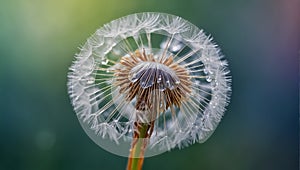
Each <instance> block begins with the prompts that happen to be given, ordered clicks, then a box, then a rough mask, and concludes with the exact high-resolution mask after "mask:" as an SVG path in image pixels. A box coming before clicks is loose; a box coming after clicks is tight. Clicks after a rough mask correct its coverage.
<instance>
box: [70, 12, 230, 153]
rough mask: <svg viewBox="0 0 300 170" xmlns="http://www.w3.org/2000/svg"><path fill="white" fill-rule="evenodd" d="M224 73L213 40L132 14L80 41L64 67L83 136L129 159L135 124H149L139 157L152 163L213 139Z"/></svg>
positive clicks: (226, 81) (190, 28) (185, 26)
mask: <svg viewBox="0 0 300 170" xmlns="http://www.w3.org/2000/svg"><path fill="white" fill-rule="evenodd" d="M227 66H228V64H227V62H226V60H225V59H224V57H223V56H222V54H221V53H220V50H219V48H218V47H217V45H216V44H214V43H213V42H212V38H211V37H210V36H207V35H205V33H204V32H203V30H200V29H199V28H197V27H196V26H194V25H193V24H191V23H190V22H188V21H186V20H184V19H182V18H180V17H177V16H174V15H169V14H162V13H151V12H149V13H138V14H132V15H128V16H125V17H122V18H120V19H117V20H114V21H112V22H110V23H108V24H105V25H104V26H103V27H101V28H100V29H98V30H97V31H96V33H95V34H93V35H92V36H91V37H90V38H89V39H88V40H87V42H86V43H85V44H84V45H83V46H82V48H81V50H80V52H79V54H77V55H76V56H75V61H74V62H73V64H72V66H71V67H70V72H69V74H68V90H69V95H70V98H71V101H72V105H73V107H74V110H75V112H76V114H77V116H78V118H79V120H80V123H81V125H82V126H83V127H84V129H85V130H86V132H87V133H88V135H89V136H90V137H91V138H92V139H93V140H94V141H95V142H96V143H97V144H99V145H100V146H101V147H103V148H104V149H106V150H108V151H110V152H113V153H115V154H118V155H121V156H128V150H129V149H128V148H129V147H130V142H129V141H130V140H131V139H132V135H133V133H134V123H135V122H143V123H152V124H153V130H152V132H151V136H150V135H149V136H150V137H149V139H148V140H149V146H148V147H147V152H146V155H145V156H153V155H156V154H159V153H162V152H164V151H167V150H170V149H172V148H175V147H179V148H182V147H185V146H188V145H190V144H193V143H195V142H199V143H202V142H204V141H205V140H207V139H208V138H209V136H210V135H211V134H212V133H213V132H214V130H215V129H216V127H217V125H218V124H219V122H220V121H221V119H222V116H223V114H224V112H225V110H226V106H227V105H228V102H229V98H230V97H229V96H230V91H231V87H230V83H231V77H230V75H229V70H228V68H227ZM107 140H109V141H112V142H107ZM116 147H119V148H121V147H124V148H125V149H119V150H116V149H115V148H116Z"/></svg>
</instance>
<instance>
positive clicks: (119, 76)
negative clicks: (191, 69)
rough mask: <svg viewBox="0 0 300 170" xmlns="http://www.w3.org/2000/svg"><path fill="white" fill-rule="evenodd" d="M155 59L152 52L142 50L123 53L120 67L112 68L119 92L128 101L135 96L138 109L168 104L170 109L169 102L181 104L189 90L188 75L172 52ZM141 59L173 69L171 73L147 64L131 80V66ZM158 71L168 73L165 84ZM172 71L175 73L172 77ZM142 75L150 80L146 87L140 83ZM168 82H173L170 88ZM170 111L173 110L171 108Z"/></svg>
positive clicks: (158, 110)
mask: <svg viewBox="0 0 300 170" xmlns="http://www.w3.org/2000/svg"><path fill="white" fill-rule="evenodd" d="M157 60H158V59H155V58H154V57H153V55H151V54H149V55H146V53H145V51H143V53H141V52H140V51H138V50H137V51H135V53H132V54H130V55H128V56H123V57H122V58H121V60H120V67H119V68H117V69H116V70H115V74H114V75H115V77H116V79H115V80H116V81H115V83H114V85H115V86H119V87H120V91H119V92H120V93H123V94H125V96H126V100H127V101H131V100H133V99H134V98H135V97H136V105H135V108H136V109H137V110H140V111H145V110H153V111H155V109H156V111H157V112H159V113H161V112H164V111H166V110H167V109H168V108H169V107H171V111H172V110H173V107H172V106H176V107H180V105H181V102H182V101H184V100H187V98H188V95H189V93H191V87H190V86H191V80H190V78H189V77H190V76H189V73H188V72H187V70H186V69H185V68H184V67H182V66H180V65H178V64H177V63H176V62H173V57H172V56H169V57H168V58H166V59H164V60H163V61H157ZM160 60H161V59H160ZM143 62H148V63H149V62H153V63H157V64H163V66H164V67H165V66H166V67H168V69H169V71H171V72H173V73H172V74H171V73H168V72H166V71H165V70H159V69H156V68H148V69H145V70H142V71H141V73H140V75H138V77H137V78H138V80H136V81H130V79H129V77H130V72H131V70H132V69H133V68H134V67H136V66H137V65H138V64H142V63H143ZM174 73H175V74H174ZM142 74H143V75H142ZM145 75H146V76H145ZM161 75H164V76H165V77H168V80H169V81H168V82H167V83H168V84H169V86H167V85H166V82H160V80H159V77H161ZM172 75H173V77H172ZM174 75H176V76H175V77H174ZM145 77H146V78H147V79H148V81H150V80H151V83H152V84H151V85H150V86H147V87H145V86H143V85H141V79H145ZM175 79H178V80H179V81H176V80H175ZM146 81H147V80H146ZM152 81H153V82H152ZM170 86H172V88H170ZM157 112H156V113H157ZM172 112H173V113H174V111H172ZM159 113H158V114H159Z"/></svg>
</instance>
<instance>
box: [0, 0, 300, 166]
mask: <svg viewBox="0 0 300 170" xmlns="http://www.w3.org/2000/svg"><path fill="white" fill-rule="evenodd" d="M143 11H156V12H165V13H171V14H174V15H179V16H181V17H183V18H185V19H187V20H189V21H191V22H192V23H194V24H195V25H197V26H198V27H200V28H202V29H204V30H205V31H206V32H208V33H210V34H211V35H212V36H213V37H214V40H215V42H217V43H218V44H219V45H220V47H221V49H222V52H223V54H224V55H225V56H226V58H227V60H228V61H229V64H230V69H231V74H232V78H233V87H232V88H233V93H232V98H231V103H230V105H229V107H228V111H227V112H226V114H225V117H224V118H223V120H222V122H221V123H220V125H219V127H218V128H217V130H216V131H215V133H214V134H213V135H212V136H211V138H210V139H209V140H208V141H207V142H205V143H204V144H194V145H192V146H190V147H188V148H185V149H183V150H178V149H175V150H173V151H171V152H167V153H164V154H162V155H159V156H156V157H151V158H147V159H146V161H145V164H144V169H145V170H152V169H156V170H160V169H163V170H169V169H170V170H183V169H189V170H198V169H199V170H220V169H222V170H254V169H255V170H296V169H298V168H299V165H298V163H299V157H298V156H299V124H298V123H299V116H298V111H299V110H298V108H299V106H298V105H299V89H298V86H299V80H298V78H299V75H298V67H299V50H300V42H299V41H300V34H299V33H300V23H299V17H300V12H299V11H300V3H299V0H227V1H224V0H184V1H183V0H148V1H142V0H127V1H125V0H109V1H108V0H107V1H104V0H87V1H78V0H60V1H59V0H44V1H43V0H40V1H38V0H12V1H8V0H7V1H5V0H2V1H0V81H1V82H0V170H54V169H55V170H71V169H72V170H75V169H76V170H77V169H78V170H96V169H97V170H100V169H101V170H107V169H113V170H119V169H125V167H126V163H127V159H126V158H122V157H119V156H116V155H113V154H111V153H108V152H106V151H104V150H103V149H102V148H100V147H99V146H97V145H96V144H94V143H93V142H92V140H91V139H89V137H88V136H87V135H86V134H85V133H84V131H83V129H82V128H81V126H80V124H79V122H78V120H77V118H76V116H75V113H74V112H73V110H72V107H71V104H70V101H69V98H68V94H67V87H66V82H67V72H68V67H69V66H70V64H71V62H72V60H73V56H74V54H75V53H77V52H79V49H78V48H77V47H78V46H80V45H83V44H84V42H85V41H86V39H87V38H88V37H89V36H90V35H91V34H93V33H94V32H95V31H96V29H97V28H99V27H100V26H102V25H103V24H105V23H107V22H109V21H111V20H113V19H116V18H119V17H121V16H124V15H128V14H131V13H136V12H143Z"/></svg>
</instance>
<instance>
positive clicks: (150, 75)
mask: <svg viewBox="0 0 300 170" xmlns="http://www.w3.org/2000/svg"><path fill="white" fill-rule="evenodd" d="M128 78H129V80H130V81H131V82H133V83H135V82H137V81H138V82H139V85H140V86H141V87H142V88H143V89H145V88H148V87H151V86H153V85H154V86H155V88H158V89H159V90H160V91H164V90H166V89H170V90H173V89H175V88H176V87H177V85H178V84H179V83H180V79H179V78H178V76H177V75H176V73H175V72H174V71H173V70H172V69H170V68H169V67H167V66H165V65H163V64H161V63H158V62H142V63H140V64H138V65H137V66H135V67H133V68H132V69H131V71H130V72H129V77H128Z"/></svg>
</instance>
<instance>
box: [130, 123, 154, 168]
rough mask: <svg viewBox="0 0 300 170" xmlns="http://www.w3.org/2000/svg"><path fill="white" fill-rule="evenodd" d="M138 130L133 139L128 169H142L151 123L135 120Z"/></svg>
mask: <svg viewBox="0 0 300 170" xmlns="http://www.w3.org/2000/svg"><path fill="white" fill-rule="evenodd" d="M135 126H136V131H135V133H134V138H133V140H132V144H131V149H130V155H129V158H128V164H127V170H141V169H142V166H143V163H144V153H145V149H146V146H147V139H148V137H149V136H148V130H149V128H150V126H151V125H150V124H148V123H137V122H135Z"/></svg>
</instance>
